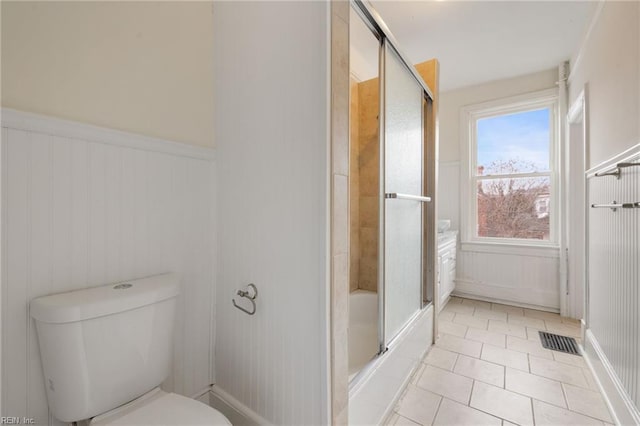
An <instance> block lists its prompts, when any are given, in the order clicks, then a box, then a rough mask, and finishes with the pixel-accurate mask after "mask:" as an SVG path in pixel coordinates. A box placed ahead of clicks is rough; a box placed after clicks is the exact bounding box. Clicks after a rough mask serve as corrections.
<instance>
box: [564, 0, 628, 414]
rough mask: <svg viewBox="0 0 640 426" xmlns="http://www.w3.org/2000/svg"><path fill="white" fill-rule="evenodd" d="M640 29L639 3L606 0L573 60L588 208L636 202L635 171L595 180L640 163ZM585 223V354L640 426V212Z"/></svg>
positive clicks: (591, 214)
mask: <svg viewBox="0 0 640 426" xmlns="http://www.w3.org/2000/svg"><path fill="white" fill-rule="evenodd" d="M639 28H640V3H638V2H615V1H606V2H603V3H601V4H600V7H599V9H598V13H597V14H596V16H595V19H594V20H593V22H592V25H591V26H590V30H589V31H588V32H587V33H586V37H585V40H584V43H583V45H582V48H581V49H580V50H579V51H578V52H576V55H575V56H574V58H573V59H572V64H571V65H572V67H571V68H572V70H571V75H570V78H569V94H570V96H569V97H570V100H571V101H573V100H574V99H576V98H577V96H578V95H579V93H580V91H582V90H583V88H585V85H586V86H587V87H586V91H585V92H586V101H587V132H588V146H587V151H588V157H589V158H588V161H587V167H588V168H590V171H589V173H588V176H587V177H588V179H587V186H588V190H589V192H588V197H589V198H588V200H587V202H588V204H590V203H608V202H611V201H612V200H614V199H615V200H616V201H618V202H635V201H639V200H638V197H640V186H639V184H640V172H639V171H638V170H633V169H628V170H625V171H624V172H623V176H622V178H621V179H620V180H616V179H615V178H612V177H601V178H596V177H593V173H594V172H597V171H606V170H609V169H610V168H611V167H612V166H613V165H615V164H616V162H618V161H640V157H638V155H640V120H639V118H638V117H640V29H639ZM625 151H626V152H627V153H626V154H623V153H624V152H625ZM633 152H635V153H637V154H636V156H635V158H633V157H632V158H627V157H628V156H629V155H630V154H632V153H633ZM606 160H610V161H606ZM588 223H589V230H588V234H587V240H588V249H589V259H588V260H589V265H588V295H589V304H588V308H587V325H588V327H589V331H588V333H587V345H586V346H587V352H588V354H589V356H590V358H591V362H592V363H593V364H594V365H595V366H596V373H597V375H598V378H599V380H600V381H601V382H602V383H603V384H604V385H605V389H606V390H607V394H608V397H609V398H610V400H611V401H612V403H613V406H614V407H615V408H616V414H617V415H618V420H619V421H620V422H621V423H622V424H638V423H639V422H640V410H639V408H640V357H639V356H638V354H639V353H640V352H639V348H640V346H639V345H640V341H639V336H640V330H638V324H639V316H638V312H640V298H639V297H638V282H640V270H639V269H638V264H640V254H639V253H640V251H639V248H638V247H639V245H640V229H639V228H638V224H639V223H640V210H635V209H634V210H627V209H625V210H621V211H618V212H616V213H613V212H612V211H610V210H608V209H597V210H596V209H588ZM633 416H635V417H633Z"/></svg>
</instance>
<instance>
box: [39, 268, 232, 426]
mask: <svg viewBox="0 0 640 426" xmlns="http://www.w3.org/2000/svg"><path fill="white" fill-rule="evenodd" d="M179 283H180V281H179V279H178V277H177V276H176V275H175V274H172V273H167V274H162V275H156V276H152V277H148V278H142V279H139V280H133V281H127V282H122V283H116V284H109V285H105V286H100V287H92V288H87V289H83V290H77V291H72V292H68V293H61V294H54V295H51V296H44V297H39V298H37V299H34V300H32V301H31V304H30V313H31V316H32V317H33V319H34V320H35V323H36V330H37V333H38V343H39V348H40V358H41V360H42V370H43V372H44V377H45V383H44V384H45V389H46V393H47V402H48V404H49V409H50V410H51V412H52V413H53V415H54V416H55V417H56V418H57V419H58V420H61V421H63V422H67V423H72V422H77V423H79V424H82V425H91V426H98V425H101V426H102V425H230V424H231V422H229V420H227V418H226V417H225V416H224V415H222V413H220V412H219V411H217V410H215V409H213V408H211V407H209V406H208V405H206V404H203V403H202V402H199V401H196V400H195V399H191V398H187V397H184V396H181V395H177V394H175V393H167V392H165V391H163V390H161V389H160V385H161V384H162V383H163V382H164V381H165V380H166V379H167V378H168V377H169V373H170V372H171V366H172V361H171V354H172V352H173V325H174V319H175V305H176V298H177V297H178V295H179V293H180V286H179Z"/></svg>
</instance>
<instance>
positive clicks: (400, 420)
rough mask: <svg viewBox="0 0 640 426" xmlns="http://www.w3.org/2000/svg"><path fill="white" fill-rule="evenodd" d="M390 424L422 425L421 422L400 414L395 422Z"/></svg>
mask: <svg viewBox="0 0 640 426" xmlns="http://www.w3.org/2000/svg"><path fill="white" fill-rule="evenodd" d="M389 424H392V425H394V426H421V425H420V423H416V422H414V421H411V420H409V419H408V418H406V417H403V416H400V415H398V416H397V418H396V420H395V422H393V423H389Z"/></svg>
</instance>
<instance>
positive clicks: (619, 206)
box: [591, 201, 640, 212]
mask: <svg viewBox="0 0 640 426" xmlns="http://www.w3.org/2000/svg"><path fill="white" fill-rule="evenodd" d="M591 208H592V209H611V210H612V211H614V212H615V211H616V210H618V209H640V201H638V202H635V203H616V202H615V201H613V202H611V204H591Z"/></svg>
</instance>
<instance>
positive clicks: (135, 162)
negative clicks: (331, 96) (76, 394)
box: [1, 109, 215, 424]
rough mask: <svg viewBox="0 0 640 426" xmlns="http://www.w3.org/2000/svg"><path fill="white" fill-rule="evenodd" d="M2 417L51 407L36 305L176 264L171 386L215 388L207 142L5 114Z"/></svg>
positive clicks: (188, 391)
mask: <svg viewBox="0 0 640 426" xmlns="http://www.w3.org/2000/svg"><path fill="white" fill-rule="evenodd" d="M1 164H2V349H3V357H2V388H3V390H4V391H3V394H2V411H3V412H2V415H3V416H21V417H22V416H25V417H32V418H34V419H35V421H36V422H37V423H38V424H59V422H58V421H57V420H55V419H54V418H53V417H52V416H51V415H50V413H49V412H48V408H47V401H46V396H45V388H44V380H43V375H42V368H41V362H40V354H39V349H38V342H37V336H36V329H35V325H34V322H33V320H32V319H31V318H30V316H29V301H30V300H32V299H33V298H35V297H38V296H42V295H47V294H52V293H60V292H65V291H70V290H75V289H80V288H84V287H91V286H97V285H101V284H107V283H113V282H118V281H124V280H130V279H135V278H140V277H144V276H149V275H153V274H158V273H162V272H166V271H174V272H176V273H178V274H179V275H180V277H181V295H180V298H179V301H178V315H177V324H176V339H175V348H174V365H173V372H172V376H171V377H170V378H169V379H168V380H167V382H166V383H165V386H163V387H164V388H165V389H167V390H173V391H175V392H178V393H181V394H184V395H187V396H192V395H194V394H197V392H198V391H200V390H202V389H204V388H206V387H207V386H208V385H209V384H210V383H212V379H213V378H212V377H211V376H212V375H211V367H210V366H211V363H212V361H211V359H210V357H211V353H212V335H213V333H212V321H211V319H212V315H213V307H214V304H213V297H214V291H213V290H214V259H215V257H214V255H215V253H214V223H215V222H214V205H213V203H214V156H213V152H212V151H211V150H209V149H204V148H196V147H191V146H188V145H182V144H177V143H173V142H167V141H162V140H156V139H152V138H148V137H144V136H137V135H132V134H127V133H123V132H118V131H114V130H108V129H102V128H97V127H93V126H88V125H84V124H80V123H74V122H69V121H64V120H58V119H53V118H47V117H42V116H37V115H33V114H27V113H21V112H17V111H13V110H6V109H5V110H3V111H2V163H1Z"/></svg>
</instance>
